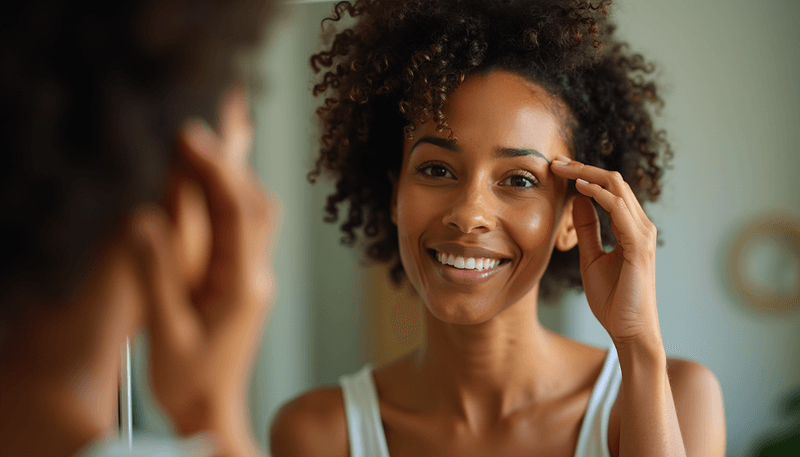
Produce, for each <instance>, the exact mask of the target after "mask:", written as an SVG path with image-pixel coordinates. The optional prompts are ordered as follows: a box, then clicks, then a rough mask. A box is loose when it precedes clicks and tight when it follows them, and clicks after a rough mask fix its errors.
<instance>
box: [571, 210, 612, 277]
mask: <svg viewBox="0 0 800 457" xmlns="http://www.w3.org/2000/svg"><path fill="white" fill-rule="evenodd" d="M572 221H573V224H575V231H576V232H577V234H578V251H579V253H580V263H581V271H585V270H586V268H588V267H589V265H591V264H593V263H594V261H595V260H597V259H598V258H600V257H601V256H602V255H603V254H605V251H604V250H603V240H602V238H601V236H600V219H599V218H598V216H597V210H596V209H595V208H594V205H593V204H592V201H591V200H590V199H589V198H588V197H584V196H582V195H579V196H577V197H575V201H574V202H573V204H572Z"/></svg>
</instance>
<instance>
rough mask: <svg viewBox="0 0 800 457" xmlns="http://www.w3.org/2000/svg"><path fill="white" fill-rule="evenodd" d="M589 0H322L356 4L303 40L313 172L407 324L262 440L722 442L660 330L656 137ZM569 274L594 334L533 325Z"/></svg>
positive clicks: (470, 448)
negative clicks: (315, 139) (319, 123)
mask: <svg viewBox="0 0 800 457" xmlns="http://www.w3.org/2000/svg"><path fill="white" fill-rule="evenodd" d="M609 3H610V2H608V1H601V2H600V3H599V4H587V3H579V2H574V1H567V0H565V1H537V2H531V1H504V2H486V1H479V0H474V1H473V0H464V1H433V0H420V1H408V2H398V1H356V2H354V3H353V4H352V5H351V4H348V3H346V2H343V3H340V4H339V5H338V6H337V8H336V9H335V14H334V16H333V17H332V18H331V20H333V21H338V20H339V19H341V17H342V14H343V13H344V12H345V11H346V12H348V13H349V14H350V15H351V16H355V17H356V18H357V19H358V22H357V23H356V25H355V26H353V27H352V28H349V29H346V30H343V31H341V32H339V33H338V34H336V35H335V37H334V38H333V40H332V42H331V43H330V45H329V48H328V49H327V50H325V51H323V52H320V53H319V54H316V55H315V56H314V57H312V59H311V62H312V65H313V66H314V68H315V69H317V70H322V69H325V71H324V72H323V76H322V78H321V81H320V82H319V84H317V85H316V86H315V88H314V92H315V94H325V96H326V97H327V98H326V100H325V104H324V106H323V107H321V108H320V109H319V110H318V113H319V115H320V117H321V118H322V120H323V127H324V133H323V136H322V149H321V156H320V159H319V161H318V163H317V169H316V170H315V171H314V172H313V173H312V177H313V176H316V175H317V174H319V173H320V171H322V170H325V171H326V172H329V173H330V174H331V175H333V176H334V177H335V178H336V179H337V185H336V192H335V193H334V194H333V195H331V196H330V197H329V199H328V205H327V208H326V210H327V215H328V219H329V220H331V221H334V220H336V218H337V216H338V211H337V208H338V206H337V205H338V204H339V203H343V202H346V203H348V204H349V212H348V213H347V218H346V220H345V223H344V224H343V225H342V230H343V231H344V233H345V236H346V238H347V240H346V241H351V242H352V241H355V240H356V230H357V229H360V230H362V231H363V234H364V235H365V236H366V238H367V239H369V240H370V244H369V245H368V248H367V255H368V256H369V257H370V258H372V259H374V260H379V261H388V262H394V268H393V270H392V273H393V277H394V278H395V279H396V280H402V279H403V278H406V279H407V280H408V281H409V282H410V283H411V285H412V286H413V287H414V289H415V290H416V291H417V292H418V293H419V295H420V297H421V298H422V300H423V302H424V304H425V315H426V341H425V343H424V344H423V346H422V347H421V348H420V349H419V350H417V351H415V352H413V353H411V354H409V355H407V356H405V357H403V358H401V359H399V360H397V361H395V362H394V363H392V364H390V365H388V366H385V367H381V368H379V369H377V370H374V371H373V370H372V369H371V367H369V366H367V367H365V368H364V369H363V370H362V371H360V372H359V373H357V374H355V375H353V376H346V377H343V378H342V380H341V386H336V387H329V388H323V389H319V390H316V391H313V392H309V393H306V394H305V395H303V396H301V397H299V398H298V399H296V400H294V401H292V402H290V403H289V404H287V405H286V406H285V407H284V408H283V409H282V410H281V412H280V413H279V414H278V416H277V418H276V420H275V422H274V425H273V429H272V450H273V454H274V455H275V456H276V457H280V456H290V455H308V456H321V455H326V456H328V455H330V456H333V455H337V456H345V455H352V456H362V455H364V456H382V457H386V456H388V455H391V456H393V457H400V456H418V455H459V456H468V455H476V456H478V455H480V456H485V455H503V456H509V455H537V456H571V455H575V456H580V457H584V456H592V457H594V456H609V455H611V456H666V455H670V456H677V455H680V456H682V455H688V456H719V457H721V456H722V455H724V448H725V445H724V440H725V435H724V432H725V431H724V420H723V411H722V400H721V395H720V389H719V386H718V384H717V382H716V379H715V378H714V376H713V374H712V373H711V372H710V371H708V370H707V369H706V368H705V367H703V366H701V365H699V364H696V363H693V362H689V361H682V360H673V359H667V357H666V355H665V351H664V347H663V344H662V340H661V335H660V329H659V324H658V315H657V310H656V293H655V247H656V244H657V235H656V229H655V227H654V226H653V224H652V222H650V220H649V219H648V217H647V215H646V214H645V212H644V211H643V209H642V206H641V202H646V201H654V200H656V199H657V197H658V195H659V192H660V181H659V180H660V177H661V175H662V170H663V168H664V166H665V163H666V162H667V161H668V159H669V157H670V155H671V151H670V148H669V145H668V144H667V142H666V141H665V140H664V139H663V135H662V133H661V132H660V131H658V130H656V129H655V128H654V127H653V124H652V121H651V114H650V112H651V109H652V108H654V107H655V108H657V107H658V106H659V105H660V103H661V100H660V98H659V96H658V91H657V89H658V88H657V85H656V84H655V83H654V82H653V81H651V80H650V79H648V78H647V76H648V74H649V73H651V72H652V66H651V65H649V64H648V63H646V62H645V61H644V59H643V58H642V57H641V56H639V55H637V54H632V53H630V52H629V51H628V49H627V46H626V45H625V44H624V43H622V42H620V41H619V40H618V39H617V38H616V37H615V35H614V26H613V24H612V23H611V22H610V20H609V19H608V18H607V7H608V5H609ZM323 23H324V21H323ZM593 203H594V204H593ZM595 205H597V206H598V207H600V212H599V215H598V211H597V210H596V208H595ZM606 213H607V215H608V217H606ZM601 216H602V218H601ZM615 240H616V241H615ZM604 246H607V247H609V248H611V247H613V249H610V250H609V252H606V250H605V249H604ZM580 286H583V288H584V290H585V292H586V296H587V300H588V302H589V305H590V307H591V309H592V311H593V313H594V315H595V316H596V317H597V319H598V320H599V321H600V323H601V324H602V325H603V327H604V328H605V329H606V331H608V333H609V335H610V336H611V339H612V341H613V346H612V347H611V348H608V350H606V349H600V348H595V347H591V346H588V345H585V344H582V343H580V342H577V341H572V340H569V339H567V338H565V337H562V336H560V335H557V334H555V333H552V332H550V331H548V330H546V329H544V328H543V327H542V326H541V325H540V323H539V322H538V319H537V307H538V306H539V300H545V299H547V300H551V301H552V300H556V299H557V298H558V297H559V296H560V292H561V291H562V290H564V289H565V288H567V287H580Z"/></svg>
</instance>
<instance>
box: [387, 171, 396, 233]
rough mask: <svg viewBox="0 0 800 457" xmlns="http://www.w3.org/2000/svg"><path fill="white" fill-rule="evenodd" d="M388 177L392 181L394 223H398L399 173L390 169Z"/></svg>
mask: <svg viewBox="0 0 800 457" xmlns="http://www.w3.org/2000/svg"><path fill="white" fill-rule="evenodd" d="M387 177H388V178H389V181H391V182H392V204H391V215H392V223H393V224H394V225H397V175H396V174H395V173H394V172H393V171H390V172H389V173H387Z"/></svg>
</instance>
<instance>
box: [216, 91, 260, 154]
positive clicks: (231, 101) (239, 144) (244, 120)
mask: <svg viewBox="0 0 800 457" xmlns="http://www.w3.org/2000/svg"><path fill="white" fill-rule="evenodd" d="M224 100H225V101H224V102H223V104H222V106H221V107H220V119H221V123H220V136H221V137H222V138H225V144H224V146H223V147H224V149H225V154H224V155H225V157H227V158H228V159H229V160H230V161H231V163H232V164H233V165H234V166H236V167H239V168H246V167H247V165H248V159H249V157H250V151H251V149H252V145H253V127H252V123H251V122H250V116H249V115H248V106H249V105H248V102H247V95H246V93H245V91H244V90H243V89H242V88H241V87H239V86H236V87H234V88H233V89H231V90H230V91H229V93H228V94H227V95H226V96H225V98H224Z"/></svg>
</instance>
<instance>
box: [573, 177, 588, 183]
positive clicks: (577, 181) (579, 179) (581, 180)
mask: <svg viewBox="0 0 800 457" xmlns="http://www.w3.org/2000/svg"><path fill="white" fill-rule="evenodd" d="M575 182H576V183H578V184H589V182H588V181H584V180H583V179H581V178H578V179H576V180H575Z"/></svg>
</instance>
